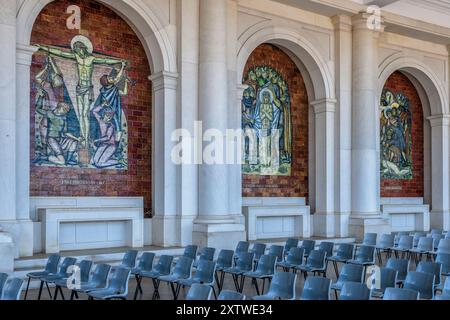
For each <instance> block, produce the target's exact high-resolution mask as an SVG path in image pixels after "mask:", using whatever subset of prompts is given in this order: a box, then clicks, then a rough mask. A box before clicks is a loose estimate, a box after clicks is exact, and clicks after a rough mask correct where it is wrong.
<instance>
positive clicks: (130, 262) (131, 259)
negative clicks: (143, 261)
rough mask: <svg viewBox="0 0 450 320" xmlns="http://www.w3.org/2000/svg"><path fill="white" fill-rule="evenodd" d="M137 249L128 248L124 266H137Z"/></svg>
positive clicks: (124, 257) (123, 261)
mask: <svg viewBox="0 0 450 320" xmlns="http://www.w3.org/2000/svg"><path fill="white" fill-rule="evenodd" d="M137 255H138V251H137V250H128V251H127V252H125V255H124V256H123V259H122V264H121V266H122V267H125V268H130V269H133V268H134V267H135V266H136V257H137Z"/></svg>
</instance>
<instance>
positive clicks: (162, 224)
mask: <svg viewBox="0 0 450 320" xmlns="http://www.w3.org/2000/svg"><path fill="white" fill-rule="evenodd" d="M195 218H196V216H155V217H153V219H152V244H153V245H155V246H159V247H164V248H167V247H175V246H180V247H184V246H187V245H189V244H191V243H192V230H193V224H194V220H195Z"/></svg>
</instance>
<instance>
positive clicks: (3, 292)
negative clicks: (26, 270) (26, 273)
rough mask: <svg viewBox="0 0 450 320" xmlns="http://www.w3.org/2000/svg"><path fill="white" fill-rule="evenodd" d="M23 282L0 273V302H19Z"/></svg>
mask: <svg viewBox="0 0 450 320" xmlns="http://www.w3.org/2000/svg"><path fill="white" fill-rule="evenodd" d="M22 287H23V280H22V279H19V278H10V277H9V276H8V274H7V273H0V300H20V295H21V293H22Z"/></svg>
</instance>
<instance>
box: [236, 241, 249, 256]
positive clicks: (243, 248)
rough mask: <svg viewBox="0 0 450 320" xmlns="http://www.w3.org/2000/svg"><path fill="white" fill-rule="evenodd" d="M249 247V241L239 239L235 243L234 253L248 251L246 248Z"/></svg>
mask: <svg viewBox="0 0 450 320" xmlns="http://www.w3.org/2000/svg"><path fill="white" fill-rule="evenodd" d="M249 248H250V243H249V242H247V241H239V242H238V244H237V245H236V250H235V251H234V253H235V254H239V253H242V252H248V249H249Z"/></svg>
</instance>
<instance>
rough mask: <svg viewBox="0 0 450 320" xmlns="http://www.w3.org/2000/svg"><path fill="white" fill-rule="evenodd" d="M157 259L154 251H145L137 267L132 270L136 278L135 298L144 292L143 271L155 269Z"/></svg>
mask: <svg viewBox="0 0 450 320" xmlns="http://www.w3.org/2000/svg"><path fill="white" fill-rule="evenodd" d="M154 259H155V254H154V253H153V252H144V253H143V254H142V256H141V257H140V258H139V263H138V266H137V267H136V268H133V269H132V270H131V274H132V275H134V278H135V279H136V290H135V291H134V300H136V299H137V295H138V293H140V294H141V295H142V294H143V293H144V292H143V290H142V277H141V273H142V272H150V271H152V269H153V260H154Z"/></svg>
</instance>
